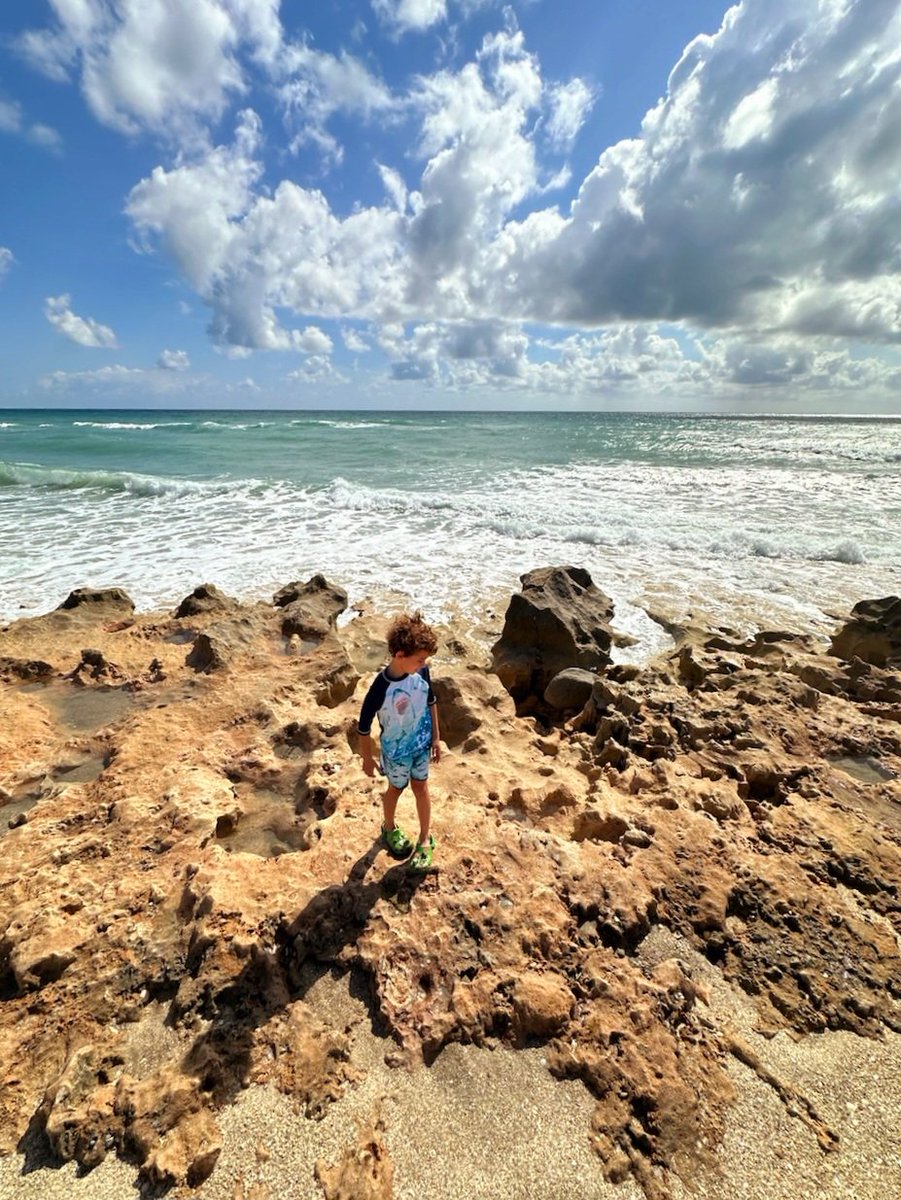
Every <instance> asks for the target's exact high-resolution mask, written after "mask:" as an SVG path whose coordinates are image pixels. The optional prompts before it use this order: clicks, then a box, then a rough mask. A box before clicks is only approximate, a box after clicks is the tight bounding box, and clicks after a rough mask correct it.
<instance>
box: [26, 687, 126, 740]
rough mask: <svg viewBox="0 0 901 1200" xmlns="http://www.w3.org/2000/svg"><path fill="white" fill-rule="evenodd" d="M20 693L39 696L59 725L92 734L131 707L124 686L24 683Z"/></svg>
mask: <svg viewBox="0 0 901 1200" xmlns="http://www.w3.org/2000/svg"><path fill="white" fill-rule="evenodd" d="M21 690H22V691H23V692H29V693H31V694H32V695H35V696H37V697H38V699H39V700H40V701H41V703H42V704H46V705H47V707H48V708H50V709H51V710H52V711H53V715H54V716H55V717H56V719H57V720H58V721H59V722H60V724H61V725H66V726H68V728H69V729H76V730H78V732H79V733H93V732H95V731H96V730H98V729H102V728H103V727H104V725H110V724H112V722H113V721H116V720H118V718H119V717H122V716H124V715H125V714H126V713H127V712H129V710H130V709H131V708H132V707H133V706H134V702H135V701H134V694H133V693H132V692H128V691H126V690H125V689H124V688H112V687H78V686H77V685H74V684H69V683H37V684H31V683H29V684H26V685H25V686H24V687H23V688H22V689H21Z"/></svg>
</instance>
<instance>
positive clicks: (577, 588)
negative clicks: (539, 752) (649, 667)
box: [492, 567, 613, 705]
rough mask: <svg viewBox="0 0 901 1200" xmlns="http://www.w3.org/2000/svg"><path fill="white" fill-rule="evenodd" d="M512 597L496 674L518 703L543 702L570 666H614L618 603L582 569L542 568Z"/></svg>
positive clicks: (495, 658)
mask: <svg viewBox="0 0 901 1200" xmlns="http://www.w3.org/2000/svg"><path fill="white" fill-rule="evenodd" d="M521 580H522V591H521V592H518V593H517V594H516V595H514V596H512V597H511V598H510V605H509V607H508V609H507V613H506V617H505V620H504V628H503V632H502V633H501V636H500V638H499V640H498V641H497V642H495V644H494V646H493V647H492V669H493V670H494V672H495V673H496V674H497V675H498V677H499V678H500V680H501V682H502V683H503V685H504V687H505V688H506V689H507V691H508V692H509V693H510V694H511V696H512V697H513V699H514V700H515V701H516V702H517V704H520V705H521V704H523V703H524V702H525V701H527V700H529V699H536V700H539V701H540V700H542V699H543V697H544V693H545V689H546V688H547V686H548V684H549V683H550V682H551V680H552V679H553V678H554V676H555V675H557V674H558V673H559V672H560V671H564V670H566V669H567V668H568V667H580V668H582V669H583V670H588V671H591V670H594V671H598V670H602V669H603V668H604V667H606V666H607V664H608V663H609V662H610V645H611V642H612V640H613V635H612V631H611V629H610V625H609V621H610V618H611V617H612V616H613V601H612V600H611V599H610V598H609V597H608V596H605V595H604V593H603V592H602V591H600V589H599V588H597V587H595V585H594V583H592V580H591V576H590V575H589V574H588V572H587V571H584V570H582V569H581V568H580V567H542V568H540V569H539V570H536V571H529V572H528V573H527V574H525V575H523V576H522V577H521Z"/></svg>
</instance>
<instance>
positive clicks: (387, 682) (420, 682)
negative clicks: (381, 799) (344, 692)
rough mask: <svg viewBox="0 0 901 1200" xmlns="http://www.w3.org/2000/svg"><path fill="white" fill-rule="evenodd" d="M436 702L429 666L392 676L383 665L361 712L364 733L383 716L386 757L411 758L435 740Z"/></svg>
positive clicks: (383, 738) (405, 759)
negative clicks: (376, 718)
mask: <svg viewBox="0 0 901 1200" xmlns="http://www.w3.org/2000/svg"><path fill="white" fill-rule="evenodd" d="M434 703H435V693H434V692H433V691H432V680H431V677H430V675H429V668H428V667H422V668H421V669H420V670H418V671H416V672H414V674H412V675H402V676H401V677H400V679H392V678H391V676H390V675H389V674H388V668H387V667H383V668H382V670H381V671H379V673H378V675H376V677H375V679H373V681H372V684H371V685H370V688H369V691H368V692H367V693H366V698H365V699H364V701H363V708H362V710H361V712H360V724H359V730H360V733H361V734H363V735H364V736H366V735H367V734H369V732H370V730H371V729H372V722H373V719H374V718H375V717H378V719H379V728H380V729H381V736H380V738H379V741H380V743H381V754H382V758H386V759H393V760H395V761H396V760H400V761H402V762H404V761H406V762H410V761H412V760H413V759H414V758H418V757H419V755H421V754H422V753H423V751H424V750H427V749H428V747H429V746H431V744H432V714H431V712H430V711H429V710H430V709H431V706H432V705H433V704H434Z"/></svg>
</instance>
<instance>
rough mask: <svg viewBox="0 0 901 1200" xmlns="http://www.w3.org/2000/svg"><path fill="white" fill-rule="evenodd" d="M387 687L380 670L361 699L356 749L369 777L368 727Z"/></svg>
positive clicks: (371, 762) (371, 761) (372, 765)
mask: <svg viewBox="0 0 901 1200" xmlns="http://www.w3.org/2000/svg"><path fill="white" fill-rule="evenodd" d="M387 689H388V683H387V680H386V679H385V678H384V676H383V675H382V673H381V672H380V673H379V674H378V675H376V677H375V679H374V680H373V681H372V683H371V684H370V687H369V691H368V692H367V693H366V698H365V699H364V701H363V707H362V709H361V710H360V721H359V724H358V725H357V749H358V750H359V751H360V757H361V758H362V759H363V770H364V771H365V772H366V774H367V775H369V776H370V778H371V777H372V776H373V775H374V774H375V760H374V758H373V756H372V737H371V736H370V733H369V731H370V729H371V728H372V722H373V720H374V719H375V715H376V713H377V712H378V710H379V709H380V708H381V706H382V702H383V701H384V699H385V692H386V691H387Z"/></svg>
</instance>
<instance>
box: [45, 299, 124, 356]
mask: <svg viewBox="0 0 901 1200" xmlns="http://www.w3.org/2000/svg"><path fill="white" fill-rule="evenodd" d="M44 316H45V317H46V318H47V320H48V321H49V322H50V324H51V325H52V326H53V327H54V329H57V330H59V332H60V333H62V334H64V335H65V336H66V337H67V338H68V339H69V340H70V341H72V342H77V343H78V345H79V346H92V347H94V348H96V349H102V350H114V349H115V348H116V346H117V342H116V335H115V334H114V333H113V331H112V329H110V327H109V326H108V325H101V324H100V322H99V321H95V320H93V318H92V317H79V316H77V315H76V314H75V313H74V312H72V308H71V297H70V296H69V295H68V294H65V295H62V296H48V297H47V299H46V300H45V302H44Z"/></svg>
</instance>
